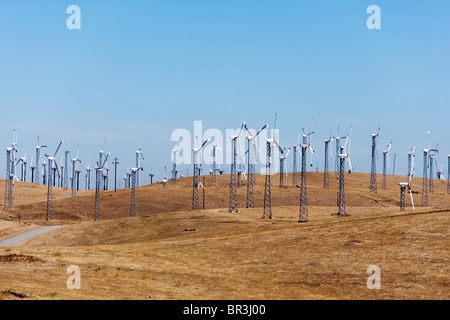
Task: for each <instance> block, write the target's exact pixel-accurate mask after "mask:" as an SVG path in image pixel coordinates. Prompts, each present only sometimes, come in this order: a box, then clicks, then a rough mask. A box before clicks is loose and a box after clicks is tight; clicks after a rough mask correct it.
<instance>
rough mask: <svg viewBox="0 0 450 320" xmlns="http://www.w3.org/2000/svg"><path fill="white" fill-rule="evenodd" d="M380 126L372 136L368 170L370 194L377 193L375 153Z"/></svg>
mask: <svg viewBox="0 0 450 320" xmlns="http://www.w3.org/2000/svg"><path fill="white" fill-rule="evenodd" d="M380 127H381V125H380V126H378V132H377V133H376V134H372V166H371V170H370V192H375V193H376V192H377V159H376V151H377V145H378V141H379V139H380Z"/></svg>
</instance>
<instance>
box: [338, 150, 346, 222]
mask: <svg viewBox="0 0 450 320" xmlns="http://www.w3.org/2000/svg"><path fill="white" fill-rule="evenodd" d="M346 158H347V155H345V154H340V155H339V202H338V206H339V211H338V216H339V217H346V216H347V205H346V202H345V159H346Z"/></svg>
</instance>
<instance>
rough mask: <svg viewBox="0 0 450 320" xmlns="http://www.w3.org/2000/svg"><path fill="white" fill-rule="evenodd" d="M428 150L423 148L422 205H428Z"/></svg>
mask: <svg viewBox="0 0 450 320" xmlns="http://www.w3.org/2000/svg"><path fill="white" fill-rule="evenodd" d="M428 152H429V149H424V150H423V179H422V207H428V177H427V176H428Z"/></svg>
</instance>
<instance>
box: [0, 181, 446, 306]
mask: <svg viewBox="0 0 450 320" xmlns="http://www.w3.org/2000/svg"><path fill="white" fill-rule="evenodd" d="M227 177H228V176H219V178H220V179H219V181H218V184H217V185H216V186H208V185H207V186H208V189H207V191H206V192H207V194H206V208H207V209H205V210H201V211H194V212H193V211H191V210H190V206H191V203H190V199H191V192H192V190H191V183H192V181H191V180H190V179H183V180H180V181H179V182H178V183H177V185H176V186H172V185H170V184H169V185H168V188H167V189H162V186H161V185H160V184H155V185H152V186H145V187H142V188H141V189H140V190H138V199H137V201H138V217H128V215H129V211H128V210H129V200H130V198H129V192H130V191H129V190H123V191H121V192H117V193H114V192H105V193H103V194H102V217H103V220H102V221H99V222H93V221H92V218H93V199H94V198H93V194H92V192H87V193H86V194H83V195H80V196H78V197H76V198H69V199H63V200H57V201H55V214H56V218H57V219H56V220H55V221H52V222H51V223H64V224H66V226H65V227H64V228H61V229H58V230H55V231H52V232H50V233H48V234H45V235H42V236H40V237H37V238H35V239H32V240H30V241H28V242H27V243H25V244H22V245H20V246H16V247H12V248H0V256H8V255H13V254H15V255H23V256H27V257H34V259H33V258H23V259H10V258H4V259H0V279H1V280H0V290H2V291H4V292H7V291H8V290H12V291H13V292H18V293H22V294H25V295H26V296H27V297H28V298H29V299H448V298H449V297H450V294H449V292H450V290H449V285H450V280H449V263H448V262H449V261H448V256H449V252H448V251H449V248H450V241H449V231H448V225H449V222H450V221H449V220H450V219H449V218H450V216H449V211H448V206H449V204H450V202H449V199H450V196H448V195H447V194H446V185H445V183H444V182H442V181H436V182H435V191H436V192H435V193H433V194H430V204H431V205H432V207H430V208H421V207H418V208H417V210H416V211H412V210H411V208H409V207H410V206H409V198H407V204H408V209H407V210H406V211H405V212H404V213H401V212H399V207H398V200H399V188H398V186H397V185H396V184H397V183H398V182H400V181H402V180H405V179H404V178H403V177H392V176H390V177H389V185H390V188H389V190H388V191H382V190H381V181H379V186H378V189H379V192H378V193H377V194H371V193H369V191H368V179H369V175H366V174H354V173H352V174H351V175H347V181H348V183H347V185H346V190H347V212H348V214H349V216H348V217H345V218H338V217H337V216H336V212H337V207H336V193H337V181H336V179H335V178H334V175H333V174H332V175H331V179H330V180H331V188H330V189H327V190H324V189H323V187H322V179H321V178H322V176H321V174H320V173H310V174H308V187H309V188H308V200H309V204H310V206H309V221H308V222H307V223H298V222H297V220H298V216H299V207H298V201H299V192H300V190H299V188H292V187H290V188H284V189H279V188H278V187H275V186H274V187H273V200H274V208H273V215H274V218H275V219H273V220H269V219H261V217H262V208H261V205H262V195H263V192H264V189H263V186H262V184H263V180H262V177H258V181H257V182H258V184H259V185H258V186H257V187H256V189H255V195H256V198H257V206H258V207H257V208H253V209H247V208H244V206H245V194H246V193H245V186H243V188H241V189H240V190H239V197H240V198H239V202H240V209H239V213H229V212H228V211H227V206H228V192H229V189H228V188H229V186H228V185H227V182H228V178H229V177H228V178H227ZM277 177H278V176H274V178H273V180H272V181H274V182H275V181H276V182H278V180H277ZM208 178H209V177H206V179H208ZM288 179H289V178H288ZM288 179H286V180H287V181H289V182H290V179H289V180H288ZM380 180H381V179H380ZM299 181H300V180H299ZM420 183H421V180H420V179H416V180H415V181H413V184H414V185H415V186H416V188H415V189H414V190H417V191H420V189H421V184H420ZM0 191H1V190H0ZM19 191H20V190H18V192H17V193H16V194H17V196H18V197H19V194H20V193H19ZM200 195H201V192H200ZM414 197H415V201H416V205H420V199H421V194H415V195H414ZM200 198H201V197H200ZM19 201H20V200H18V203H19ZM19 210H20V212H21V215H22V219H23V220H22V221H26V222H28V223H31V224H37V223H41V222H42V220H43V219H42V217H43V216H45V202H44V203H39V202H34V203H32V202H29V203H23V204H18V206H17V207H16V208H15V209H14V210H13V211H12V212H8V217H9V218H10V219H11V220H12V221H13V222H15V221H16V217H17V213H18V211H19ZM8 223H12V222H8ZM0 227H1V225H0ZM69 265H78V266H80V269H81V283H82V284H81V286H82V288H81V290H68V289H67V287H66V280H67V277H68V275H67V274H66V269H67V267H68V266H69ZM369 265H377V266H379V267H380V269H381V289H380V290H369V289H368V288H367V286H366V280H367V278H368V276H369V274H367V273H366V270H367V267H368V266H369ZM0 297H3V298H7V299H10V298H12V296H11V295H10V294H7V293H5V294H0Z"/></svg>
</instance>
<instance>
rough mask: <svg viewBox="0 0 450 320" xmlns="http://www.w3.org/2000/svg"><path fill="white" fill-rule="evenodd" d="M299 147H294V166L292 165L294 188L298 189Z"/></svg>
mask: <svg viewBox="0 0 450 320" xmlns="http://www.w3.org/2000/svg"><path fill="white" fill-rule="evenodd" d="M298 148H299V145H294V146H293V151H294V155H293V157H294V160H293V165H292V186H293V187H296V186H297V185H298V183H297V151H298Z"/></svg>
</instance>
